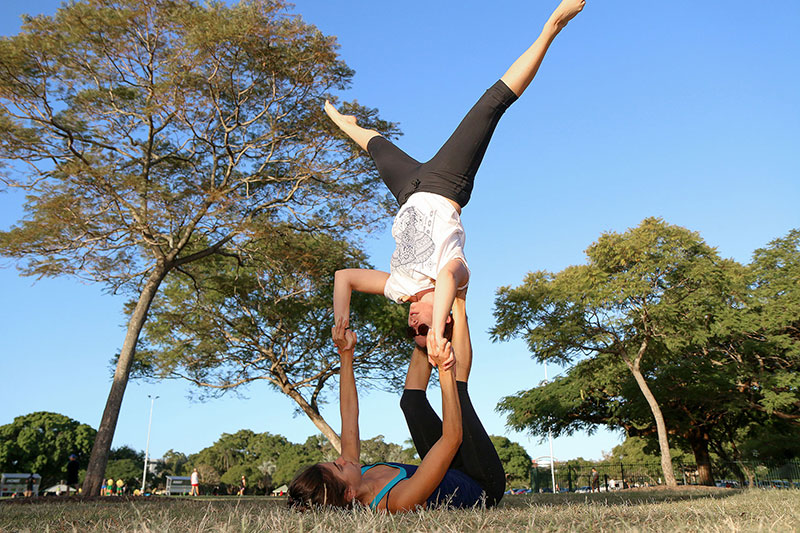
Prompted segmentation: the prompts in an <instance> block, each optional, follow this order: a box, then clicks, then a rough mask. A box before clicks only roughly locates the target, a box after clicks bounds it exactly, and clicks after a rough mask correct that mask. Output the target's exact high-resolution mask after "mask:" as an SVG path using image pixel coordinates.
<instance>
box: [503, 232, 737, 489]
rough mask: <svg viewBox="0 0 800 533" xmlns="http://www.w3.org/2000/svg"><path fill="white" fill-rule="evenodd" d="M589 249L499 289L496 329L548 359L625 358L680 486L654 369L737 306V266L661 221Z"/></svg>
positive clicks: (702, 339)
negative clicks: (554, 269)
mask: <svg viewBox="0 0 800 533" xmlns="http://www.w3.org/2000/svg"><path fill="white" fill-rule="evenodd" d="M586 255H587V259H588V263H587V264H586V265H579V266H572V267H569V268H566V269H564V270H563V271H561V272H559V273H558V274H550V273H548V272H541V271H539V272H534V273H531V274H528V276H527V277H526V279H525V281H524V283H523V284H522V285H521V286H520V287H517V288H513V289H512V288H509V287H503V288H501V289H499V290H498V296H497V299H496V304H495V305H496V309H495V317H496V318H497V324H496V325H495V327H494V329H493V330H492V335H493V336H494V338H495V339H497V340H504V339H508V338H511V337H515V336H520V337H523V338H524V339H525V340H526V341H527V343H528V347H529V348H530V350H531V352H532V353H533V354H534V356H535V357H536V358H537V359H539V360H540V361H544V360H552V361H555V362H558V363H562V364H574V363H575V362H577V361H580V360H581V359H583V358H586V357H601V358H603V359H605V360H607V361H609V362H610V363H611V364H614V363H615V362H622V363H624V365H625V366H626V367H627V368H628V370H629V371H630V374H631V375H632V377H633V378H634V380H635V382H636V385H637V386H638V388H639V390H640V391H641V394H642V396H643V397H644V399H645V401H646V402H647V405H648V408H649V411H650V413H651V416H652V418H653V421H654V425H655V426H656V431H657V435H658V440H659V446H660V449H661V462H662V469H663V470H664V478H665V481H666V483H667V484H668V485H675V483H676V482H675V478H674V475H673V473H672V463H671V461H670V456H669V442H668V437H667V425H666V424H665V421H664V414H663V413H662V410H661V407H660V405H659V403H660V402H659V401H658V400H657V399H656V397H655V396H654V394H653V391H652V390H651V384H652V381H653V373H652V371H651V372H648V370H652V369H657V368H659V365H660V364H661V362H662V361H666V360H670V359H671V358H675V357H678V356H681V355H682V354H683V352H684V351H686V350H688V349H692V348H694V347H697V346H701V347H702V346H703V345H704V344H706V343H708V342H710V339H712V338H713V330H712V329H711V328H710V327H709V323H708V317H709V316H712V315H714V314H719V308H721V307H725V306H728V305H729V303H730V293H731V291H732V290H734V288H735V279H736V273H737V265H736V264H735V263H734V262H732V261H728V260H723V259H721V258H720V257H719V256H718V254H717V253H716V251H715V250H714V249H713V248H711V247H710V246H708V245H707V244H706V243H705V242H704V241H703V240H702V239H701V238H700V237H699V236H698V235H697V234H696V233H693V232H691V231H689V230H687V229H685V228H681V227H679V226H673V225H669V224H667V223H665V222H664V221H662V220H660V219H656V218H648V219H645V220H643V221H642V222H641V224H640V225H639V226H638V227H636V228H632V229H630V230H628V231H627V232H625V233H623V234H619V233H615V232H608V233H605V234H603V235H602V236H601V237H600V238H599V239H598V240H597V242H595V243H594V244H592V245H591V246H590V247H589V248H588V249H587V250H586Z"/></svg>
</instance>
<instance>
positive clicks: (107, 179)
mask: <svg viewBox="0 0 800 533" xmlns="http://www.w3.org/2000/svg"><path fill="white" fill-rule="evenodd" d="M336 48H337V45H336V41H335V39H333V38H331V37H327V36H325V35H323V34H322V33H320V32H319V30H317V29H316V28H315V27H314V26H311V25H309V24H306V23H304V22H303V21H302V20H301V19H300V18H299V17H294V16H290V15H288V14H287V12H286V6H285V4H284V3H283V2H282V1H281V0H248V1H243V2H242V3H240V4H237V5H233V6H228V5H227V4H225V3H223V2H213V3H208V4H202V5H201V4H199V3H197V2H195V1H192V0H181V1H175V0H115V1H113V2H109V1H107V0H81V1H75V2H65V3H64V4H63V5H62V7H61V9H60V10H59V11H58V12H57V13H56V14H55V15H54V16H52V17H47V16H37V17H30V18H27V19H26V20H25V21H24V24H23V27H22V30H21V32H20V34H19V35H16V36H13V37H9V38H3V39H2V40H0V165H2V167H3V170H4V171H5V174H4V176H3V183H4V184H5V185H6V186H13V187H21V188H23V189H25V191H26V193H27V199H28V200H27V203H26V204H25V209H26V216H25V218H24V219H23V220H21V221H20V222H19V223H18V225H16V226H15V227H13V228H12V229H11V230H9V231H4V232H0V254H2V255H4V256H7V257H12V258H17V259H20V260H21V263H20V268H21V271H22V273H23V274H24V275H35V276H58V275H64V274H66V275H73V276H77V277H80V278H84V279H88V280H91V281H96V282H100V283H103V284H104V285H105V286H106V287H107V288H108V289H109V290H111V291H129V293H130V294H132V295H133V296H134V297H135V300H136V304H135V307H134V309H133V312H132V313H131V315H130V320H129V322H128V328H127V333H126V335H125V339H124V342H123V344H122V348H121V350H120V357H119V359H118V362H117V367H116V371H115V373H114V379H113V383H112V385H111V390H110V392H109V396H108V401H107V403H106V407H105V410H104V412H103V416H102V419H101V422H100V426H99V429H98V433H97V439H96V440H95V448H94V449H93V451H92V456H91V459H90V461H89V468H88V472H87V476H86V481H85V482H84V486H83V493H84V494H85V495H95V494H98V492H99V488H100V484H101V481H102V476H103V472H104V470H105V466H106V462H107V460H108V452H109V449H110V447H111V441H112V438H113V435H114V430H115V428H116V424H117V418H118V415H119V408H120V405H121V402H122V397H123V394H124V391H125V387H126V385H127V382H128V376H129V372H130V368H131V364H132V363H133V358H134V353H135V349H136V343H137V340H138V337H139V333H140V331H141V328H142V326H143V324H144V323H145V320H146V318H147V313H148V310H149V308H150V304H151V303H152V301H153V298H154V296H155V295H156V293H157V291H158V289H159V286H160V285H161V283H162V281H163V280H164V279H165V278H167V277H168V276H169V275H171V274H172V273H173V272H175V271H176V270H178V269H181V268H184V267H186V266H187V265H189V264H191V263H193V262H195V261H198V260H202V259H204V258H207V257H208V256H211V255H214V254H217V253H221V252H222V250H223V248H224V247H225V246H226V245H229V244H232V243H235V242H236V241H237V238H238V236H239V235H240V234H241V233H242V232H243V231H244V230H245V229H246V228H247V227H248V225H249V224H250V223H252V222H253V221H254V220H255V219H260V220H261V221H264V220H273V221H274V220H280V221H290V222H291V223H292V224H294V225H295V226H296V227H298V228H303V229H305V230H317V231H320V230H323V231H324V230H330V229H331V228H334V227H335V228H336V229H337V231H339V232H347V231H348V230H350V229H352V228H355V227H359V226H362V225H363V224H364V223H367V222H369V223H372V222H374V221H375V220H376V219H377V218H380V217H381V216H382V215H383V214H384V205H383V204H382V203H380V202H377V201H375V198H377V197H379V196H380V195H381V194H383V193H382V192H381V193H378V192H377V191H378V190H381V191H382V189H379V188H376V186H378V180H377V175H376V173H375V172H374V169H373V167H372V165H371V163H370V162H369V160H368V157H366V156H365V155H364V154H363V153H361V152H359V151H358V150H355V149H354V148H353V147H352V145H350V144H348V142H347V141H345V140H344V139H342V138H341V137H340V136H338V135H339V134H338V133H335V134H332V133H331V125H330V121H328V120H327V119H326V118H325V117H324V115H323V114H322V106H321V102H322V101H323V100H324V98H330V99H333V100H335V97H334V96H333V95H331V94H330V91H332V90H340V89H344V88H346V86H347V85H348V83H349V80H350V78H351V76H352V71H351V70H350V69H349V68H348V67H347V66H346V65H345V64H344V62H342V61H341V60H340V59H339V58H338V57H337V53H336ZM343 107H345V108H347V112H348V113H352V114H355V115H356V116H358V117H359V118H360V120H361V121H362V123H364V124H365V125H366V126H367V127H370V128H375V129H378V130H380V131H384V132H387V133H389V134H391V133H392V131H393V126H392V125H391V124H389V123H386V122H384V121H381V120H379V119H378V118H377V114H376V112H375V111H374V110H369V109H365V108H361V107H359V106H357V105H344V106H343Z"/></svg>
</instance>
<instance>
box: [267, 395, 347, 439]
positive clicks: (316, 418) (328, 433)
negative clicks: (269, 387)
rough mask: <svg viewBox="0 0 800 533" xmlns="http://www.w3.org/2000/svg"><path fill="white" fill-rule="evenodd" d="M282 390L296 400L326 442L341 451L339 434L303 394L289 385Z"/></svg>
mask: <svg viewBox="0 0 800 533" xmlns="http://www.w3.org/2000/svg"><path fill="white" fill-rule="evenodd" d="M281 388H282V389H283V392H284V393H285V394H286V395H287V396H289V397H290V398H291V399H292V400H294V401H295V402H297V405H299V406H300V409H302V410H303V412H304V413H305V414H306V416H308V418H310V419H311V421H312V422H313V423H314V425H315V426H317V429H319V430H320V431H321V432H322V434H323V435H325V438H326V439H328V442H330V443H331V446H333V447H334V448H335V449H336V451H337V452H339V453H342V441H341V440H340V439H339V435H338V434H337V433H336V432H335V431H334V430H333V428H332V427H330V426H329V425H328V423H327V422H326V421H325V419H324V418H322V415H321V414H319V412H318V411H317V410H315V409H314V408H313V407H311V405H310V404H309V403H308V402H307V401H306V399H305V398H303V396H302V395H301V394H300V393H299V392H297V391H296V390H294V389H292V388H290V387H281Z"/></svg>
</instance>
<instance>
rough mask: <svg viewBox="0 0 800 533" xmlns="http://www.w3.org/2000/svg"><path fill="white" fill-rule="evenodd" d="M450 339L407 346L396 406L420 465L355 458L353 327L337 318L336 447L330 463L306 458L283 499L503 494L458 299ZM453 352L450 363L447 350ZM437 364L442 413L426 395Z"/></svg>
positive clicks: (477, 500) (392, 502) (424, 500)
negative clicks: (472, 385) (474, 398)
mask: <svg viewBox="0 0 800 533" xmlns="http://www.w3.org/2000/svg"><path fill="white" fill-rule="evenodd" d="M453 317H454V319H455V320H454V326H453V343H452V346H451V343H449V342H446V343H445V345H444V346H443V348H442V349H441V350H439V349H437V348H436V347H435V346H434V344H433V334H432V332H431V333H429V334H428V337H427V338H428V356H426V355H425V353H424V352H423V351H422V350H421V349H419V348H418V347H417V348H415V349H414V353H413V354H412V355H411V362H410V363H409V366H408V374H407V376H406V383H405V389H404V391H403V396H402V398H401V400H400V407H401V408H402V410H403V414H404V415H405V417H406V422H407V423H408V429H409V431H410V433H411V438H412V439H413V441H414V446H415V447H416V449H417V453H418V454H419V456H420V458H421V459H422V462H421V463H420V465H419V466H415V465H406V464H401V463H376V464H373V465H361V463H360V462H359V457H360V453H361V441H360V439H359V431H358V393H357V391H356V382H355V376H354V374H353V349H354V347H355V345H356V335H355V333H353V332H352V331H351V330H349V329H346V328H345V327H344V324H343V322H342V320H341V319H340V320H339V322H338V323H337V325H336V326H335V327H334V328H333V340H334V342H335V343H336V346H337V348H338V350H339V355H340V357H341V372H340V388H339V401H340V409H341V416H342V433H341V442H342V454H341V455H340V456H339V458H338V459H336V460H335V461H333V462H331V463H317V464H315V465H311V466H310V467H308V468H307V469H305V470H304V471H302V472H301V473H300V474H298V476H297V477H296V478H295V479H294V480H293V481H292V483H291V484H290V486H289V506H290V507H293V508H296V509H301V510H305V509H307V508H309V507H312V506H315V505H319V506H332V507H340V508H349V507H352V506H353V505H354V504H360V505H364V506H369V507H370V508H371V509H378V510H381V511H388V512H390V513H397V512H405V511H414V510H417V509H424V508H429V507H436V506H441V505H447V506H450V507H473V506H475V505H480V504H485V505H486V506H494V505H496V504H497V503H498V502H499V501H500V499H501V498H502V497H503V491H504V489H505V482H506V481H505V472H504V471H503V465H502V463H501V462H500V459H499V458H498V456H497V452H496V451H495V448H494V446H493V445H492V441H491V440H490V439H489V435H488V434H487V433H486V430H485V429H484V428H483V425H482V424H481V421H480V420H479V419H478V415H477V414H476V413H475V409H474V408H473V407H472V402H471V401H470V398H469V393H468V392H467V379H468V377H469V371H470V366H471V362H472V346H471V343H470V339H469V328H468V325H467V316H466V310H465V305H464V299H463V298H461V297H459V298H456V300H455V302H454V304H453ZM453 352H454V353H455V358H454V363H453V357H451V355H452V354H453ZM428 357H430V358H431V359H433V361H434V362H435V363H436V364H437V365H438V368H439V382H440V384H441V391H442V419H439V417H438V415H437V414H436V412H435V411H434V410H433V408H432V407H431V405H430V403H429V402H428V399H427V396H426V394H425V390H426V389H427V387H428V380H429V379H430V375H431V370H432V367H431V365H430V364H429V362H428Z"/></svg>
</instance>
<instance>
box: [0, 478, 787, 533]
mask: <svg viewBox="0 0 800 533" xmlns="http://www.w3.org/2000/svg"><path fill="white" fill-rule="evenodd" d="M0 531H2V532H17V531H20V532H28V531H29V532H37V533H38V532H52V533H57V532H59V533H60V532H80V533H83V532H113V533H116V532H130V533H133V532H142V533H144V532H148V533H149V532H163V531H189V532H206V531H213V532H225V533H245V532H263V531H285V532H287V533H288V532H292V533H296V532H328V531H331V532H333V531H335V532H351V531H353V532H364V533H366V532H377V531H391V532H412V531H413V532H452V533H458V532H463V531H481V532H482V533H484V532H492V531H515V532H516V531H536V532H546V531H609V532H612V531H613V532H615V533H617V532H634V531H636V532H649V531H652V532H663V531H685V532H695V531H714V532H716V531H747V532H750V531H764V532H772V531H800V491H797V490H744V491H742V490H734V489H716V490H715V489H701V488H697V489H683V490H677V491H666V490H631V491H620V492H615V493H609V494H605V493H601V494H555V495H554V494H536V495H526V496H507V497H506V498H505V499H504V500H503V503H502V504H501V505H500V506H499V507H498V508H496V509H491V510H480V509H476V510H460V511H448V510H432V511H421V512H418V513H409V514H405V515H395V516H388V515H384V514H377V513H373V512H371V511H369V510H365V509H357V510H353V511H347V512H339V511H317V512H309V513H304V514H301V513H295V512H290V511H288V510H287V509H286V508H285V500H284V499H282V498H265V497H245V498H233V497H228V498H202V497H201V498H192V499H190V498H149V499H141V498H139V499H125V498H119V499H117V498H105V499H97V500H93V501H80V500H72V499H70V500H66V499H61V500H59V499H55V498H53V499H50V500H43V499H40V500H38V501H36V502H33V503H24V502H17V501H10V500H5V501H3V502H0Z"/></svg>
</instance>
